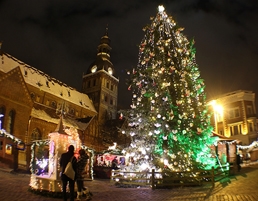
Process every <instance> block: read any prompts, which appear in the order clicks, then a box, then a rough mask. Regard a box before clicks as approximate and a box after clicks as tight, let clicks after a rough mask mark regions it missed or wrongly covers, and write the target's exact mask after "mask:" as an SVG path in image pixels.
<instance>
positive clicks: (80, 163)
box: [60, 145, 89, 201]
mask: <svg viewBox="0 0 258 201" xmlns="http://www.w3.org/2000/svg"><path fill="white" fill-rule="evenodd" d="M79 154H80V155H79V157H78V159H76V157H74V146H73V145H70V146H69V147H68V152H66V153H63V154H62V155H61V158H60V167H61V173H62V174H61V180H62V188H63V198H64V201H67V195H66V187H67V183H69V190H70V201H74V185H75V181H76V183H77V188H78V191H77V199H81V198H82V195H83V192H84V193H85V194H86V193H87V189H86V188H84V186H83V173H84V171H85V167H86V164H87V161H88V158H89V156H88V155H87V154H86V152H85V150H84V149H81V150H79ZM70 161H71V162H72V165H73V169H74V171H75V179H74V180H72V179H70V178H69V177H67V176H66V175H65V174H63V172H64V171H65V168H66V165H67V164H68V163H69V162H70Z"/></svg>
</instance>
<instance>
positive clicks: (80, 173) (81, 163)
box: [76, 149, 89, 199]
mask: <svg viewBox="0 0 258 201" xmlns="http://www.w3.org/2000/svg"><path fill="white" fill-rule="evenodd" d="M79 154H80V156H79V157H78V160H77V181H76V182H77V188H78V191H77V199H81V198H82V195H83V192H84V191H85V192H87V190H86V188H84V186H83V179H84V173H85V167H86V165H87V162H88V159H89V156H88V155H87V153H86V152H85V150H84V149H80V150H79ZM85 194H86V193H85Z"/></svg>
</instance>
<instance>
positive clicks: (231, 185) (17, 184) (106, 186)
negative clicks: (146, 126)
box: [0, 163, 258, 201]
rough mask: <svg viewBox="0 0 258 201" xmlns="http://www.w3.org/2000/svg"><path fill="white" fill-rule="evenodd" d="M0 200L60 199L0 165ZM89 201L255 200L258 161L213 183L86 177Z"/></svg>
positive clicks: (54, 200)
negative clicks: (118, 182) (126, 184)
mask: <svg viewBox="0 0 258 201" xmlns="http://www.w3.org/2000/svg"><path fill="white" fill-rule="evenodd" d="M0 178H1V182H0V201H9V200H12V201H50V200H51V201H62V199H60V198H52V197H45V196H42V195H36V194H34V193H32V192H30V191H28V189H29V182H30V175H29V174H25V173H22V172H20V173H16V172H13V171H11V169H8V168H1V167H0ZM85 186H87V187H88V188H89V189H90V191H91V192H92V194H93V196H92V199H91V200H92V201H258V191H257V188H258V163H253V164H249V165H248V166H245V167H243V168H242V169H241V171H240V172H238V173H236V174H235V175H232V176H230V177H227V178H224V179H222V180H220V181H218V182H216V183H215V187H214V188H212V187H211V185H204V186H198V187H180V188H172V189H156V190H152V189H151V188H147V187H146V188H142V187H140V188H121V187H120V188H119V187H117V186H115V185H114V184H112V183H110V181H109V180H100V179H94V180H93V181H86V182H85Z"/></svg>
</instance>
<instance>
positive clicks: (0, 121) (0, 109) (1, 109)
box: [0, 106, 5, 129]
mask: <svg viewBox="0 0 258 201" xmlns="http://www.w3.org/2000/svg"><path fill="white" fill-rule="evenodd" d="M0 114H1V115H3V116H2V117H0V129H2V128H3V125H4V116H5V108H4V106H2V107H0Z"/></svg>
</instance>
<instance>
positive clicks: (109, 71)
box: [108, 67, 113, 75]
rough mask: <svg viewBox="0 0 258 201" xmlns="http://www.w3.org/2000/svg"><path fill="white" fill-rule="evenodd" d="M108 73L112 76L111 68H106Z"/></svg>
mask: <svg viewBox="0 0 258 201" xmlns="http://www.w3.org/2000/svg"><path fill="white" fill-rule="evenodd" d="M108 73H109V74H110V75H112V74H113V70H112V68H111V67H109V68H108Z"/></svg>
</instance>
